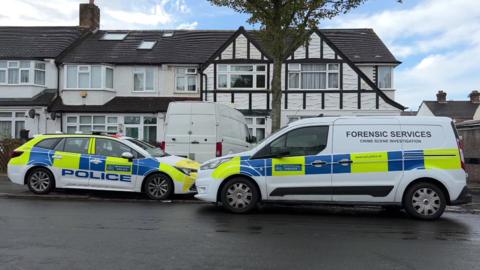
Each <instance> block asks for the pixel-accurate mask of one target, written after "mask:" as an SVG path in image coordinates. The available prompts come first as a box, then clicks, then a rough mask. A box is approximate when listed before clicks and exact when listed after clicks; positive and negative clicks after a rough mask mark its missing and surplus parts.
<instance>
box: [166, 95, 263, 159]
mask: <svg viewBox="0 0 480 270" xmlns="http://www.w3.org/2000/svg"><path fill="white" fill-rule="evenodd" d="M254 140H255V139H254V138H253V137H252V136H250V134H249V133H248V128H247V124H246V121H245V117H244V116H243V114H242V113H241V112H239V111H237V110H235V109H233V108H231V107H228V106H226V105H222V104H218V103H213V102H191V101H190V102H171V103H170V104H169V106H168V110H167V115H166V120H165V141H164V142H162V147H163V148H164V151H166V152H168V153H170V154H173V155H178V156H183V157H188V158H190V159H193V160H196V161H199V162H204V161H206V160H209V159H212V158H215V157H220V156H222V155H224V154H233V153H239V152H243V151H246V150H248V149H249V148H250V147H251V143H252V142H254Z"/></svg>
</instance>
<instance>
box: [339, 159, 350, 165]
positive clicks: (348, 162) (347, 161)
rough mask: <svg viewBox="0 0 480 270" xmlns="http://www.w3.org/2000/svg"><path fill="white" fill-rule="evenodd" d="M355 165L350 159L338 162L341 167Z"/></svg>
mask: <svg viewBox="0 0 480 270" xmlns="http://www.w3.org/2000/svg"><path fill="white" fill-rule="evenodd" d="M351 163H353V161H351V160H349V159H342V160H340V161H339V162H338V164H340V165H348V164H351Z"/></svg>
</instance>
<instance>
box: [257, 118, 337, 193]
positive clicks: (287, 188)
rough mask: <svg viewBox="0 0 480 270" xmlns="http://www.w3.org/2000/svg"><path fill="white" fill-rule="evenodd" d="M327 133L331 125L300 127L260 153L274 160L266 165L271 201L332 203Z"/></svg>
mask: <svg viewBox="0 0 480 270" xmlns="http://www.w3.org/2000/svg"><path fill="white" fill-rule="evenodd" d="M328 134H329V127H328V126H308V127H300V128H297V129H294V130H291V131H288V132H287V133H285V134H283V135H282V136H280V137H279V138H277V139H276V140H274V141H273V142H271V143H270V144H269V145H267V146H266V147H265V148H264V149H262V150H260V151H261V153H259V154H260V156H261V155H264V156H271V157H272V158H271V159H270V160H267V162H266V164H267V168H266V171H267V176H266V185H267V194H268V199H269V200H312V201H330V200H331V156H330V152H331V151H330V149H331V146H330V145H331V143H329V136H328ZM270 172H271V173H270Z"/></svg>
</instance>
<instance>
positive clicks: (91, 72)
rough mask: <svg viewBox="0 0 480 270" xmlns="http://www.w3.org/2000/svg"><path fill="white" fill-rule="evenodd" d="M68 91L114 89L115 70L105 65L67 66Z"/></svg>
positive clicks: (66, 81)
mask: <svg viewBox="0 0 480 270" xmlns="http://www.w3.org/2000/svg"><path fill="white" fill-rule="evenodd" d="M65 77H66V79H65V88H66V89H105V88H106V89H113V68H111V67H108V66H104V65H66V66H65Z"/></svg>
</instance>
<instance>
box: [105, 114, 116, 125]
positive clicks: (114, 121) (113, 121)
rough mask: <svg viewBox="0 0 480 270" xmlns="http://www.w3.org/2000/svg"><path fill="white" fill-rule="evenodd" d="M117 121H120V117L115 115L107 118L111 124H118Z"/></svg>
mask: <svg viewBox="0 0 480 270" xmlns="http://www.w3.org/2000/svg"><path fill="white" fill-rule="evenodd" d="M117 121H118V119H117V117H115V116H109V117H108V118H107V123H109V124H116V123H117Z"/></svg>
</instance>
